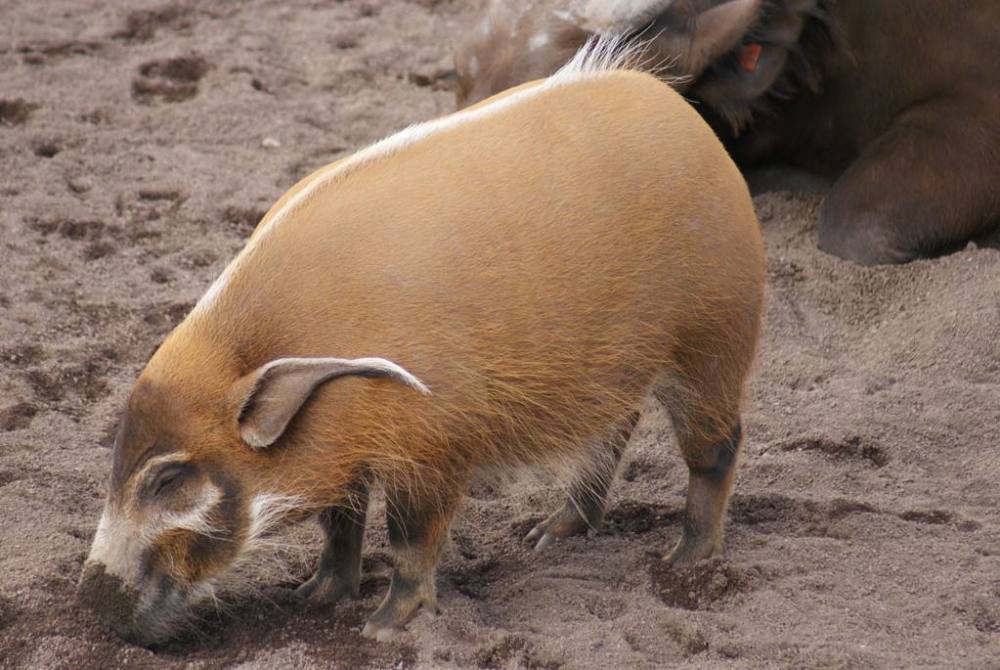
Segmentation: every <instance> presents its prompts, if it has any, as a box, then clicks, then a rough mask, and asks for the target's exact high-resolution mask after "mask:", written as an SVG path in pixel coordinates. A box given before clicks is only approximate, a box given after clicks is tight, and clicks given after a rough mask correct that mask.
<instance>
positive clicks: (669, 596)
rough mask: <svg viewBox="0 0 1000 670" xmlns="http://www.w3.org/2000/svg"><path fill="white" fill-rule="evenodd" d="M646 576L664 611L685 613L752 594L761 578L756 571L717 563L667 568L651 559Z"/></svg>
mask: <svg viewBox="0 0 1000 670" xmlns="http://www.w3.org/2000/svg"><path fill="white" fill-rule="evenodd" d="M649 574H650V577H651V578H652V580H653V590H654V591H655V593H656V595H657V596H658V597H659V598H660V600H662V601H663V603H664V604H665V605H667V606H668V607H676V608H678V609H685V610H704V609H710V608H711V607H712V606H713V605H714V604H715V603H718V602H720V601H725V600H729V599H731V598H732V597H734V596H736V595H738V594H741V593H746V592H748V591H750V590H752V589H753V588H754V587H755V584H756V583H757V582H758V581H759V580H760V579H761V577H762V575H761V574H760V570H758V569H750V570H744V569H741V568H737V567H736V566H734V565H729V564H726V563H723V562H722V561H721V560H720V559H712V560H709V561H702V562H699V563H695V564H694V565H689V566H683V567H676V566H675V567H671V566H670V564H669V563H667V562H666V561H662V560H658V559H655V558H652V559H651V560H650V562H649Z"/></svg>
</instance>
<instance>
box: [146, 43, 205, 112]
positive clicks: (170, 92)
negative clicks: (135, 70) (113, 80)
mask: <svg viewBox="0 0 1000 670" xmlns="http://www.w3.org/2000/svg"><path fill="white" fill-rule="evenodd" d="M209 68H210V65H209V63H208V61H206V60H205V59H204V58H202V57H201V56H196V55H192V56H180V57H177V58H165V59H161V60H152V61H149V62H147V63H143V64H142V65H141V66H139V76H138V77H136V78H135V79H133V80H132V97H133V98H134V99H135V100H136V101H137V102H140V103H142V104H149V103H151V102H153V101H154V100H157V99H159V100H163V101H164V102H184V101H185V100H190V99H191V98H193V97H194V96H196V95H198V82H199V81H201V78H202V77H204V76H205V74H206V73H207V72H208V70H209Z"/></svg>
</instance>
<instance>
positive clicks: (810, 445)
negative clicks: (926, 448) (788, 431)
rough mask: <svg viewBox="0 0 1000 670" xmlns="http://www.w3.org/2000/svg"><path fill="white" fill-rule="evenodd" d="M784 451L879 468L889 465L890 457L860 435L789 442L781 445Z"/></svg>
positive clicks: (800, 439) (797, 439) (798, 439)
mask: <svg viewBox="0 0 1000 670" xmlns="http://www.w3.org/2000/svg"><path fill="white" fill-rule="evenodd" d="M780 449H781V450H782V451H816V452H820V453H822V454H825V455H827V456H830V457H832V458H835V459H841V460H855V461H858V460H860V461H862V462H864V463H867V464H869V465H873V466H875V467H877V468H881V467H883V466H884V465H886V464H888V463H889V455H888V454H887V453H886V452H885V450H884V449H883V448H882V447H880V446H878V445H877V444H872V443H870V442H869V441H868V440H865V439H863V438H862V437H860V436H858V435H853V436H851V437H848V438H846V439H844V440H840V441H837V440H830V439H827V438H825V437H805V438H796V439H794V440H789V441H787V442H784V443H782V444H781V445H780Z"/></svg>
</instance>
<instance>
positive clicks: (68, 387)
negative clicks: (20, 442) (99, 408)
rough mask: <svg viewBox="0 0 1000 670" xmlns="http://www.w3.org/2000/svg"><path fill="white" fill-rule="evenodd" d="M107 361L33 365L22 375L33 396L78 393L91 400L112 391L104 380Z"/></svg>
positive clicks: (63, 396) (48, 399)
mask: <svg viewBox="0 0 1000 670" xmlns="http://www.w3.org/2000/svg"><path fill="white" fill-rule="evenodd" d="M106 377H107V364H106V363H104V362H98V361H86V362H84V363H80V364H78V365H69V366H64V367H61V368H55V369H49V370H46V369H42V368H35V369H33V370H29V371H28V372H27V373H26V374H25V379H26V380H27V382H28V384H29V385H30V386H31V388H32V390H33V391H34V393H35V397H37V398H38V399H39V400H42V401H46V402H53V403H54V402H60V401H62V400H65V399H66V398H67V396H69V395H75V396H78V397H79V398H80V399H81V400H83V401H84V402H86V403H94V402H97V401H98V400H101V399H102V398H104V397H105V396H107V395H108V394H109V393H110V392H111V391H110V389H109V388H108V384H107V381H106Z"/></svg>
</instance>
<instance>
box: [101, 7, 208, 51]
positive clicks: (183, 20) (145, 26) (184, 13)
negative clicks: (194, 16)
mask: <svg viewBox="0 0 1000 670" xmlns="http://www.w3.org/2000/svg"><path fill="white" fill-rule="evenodd" d="M190 14H191V9H190V8H189V7H181V6H178V5H167V6H166V7H161V8H160V9H139V10H135V11H133V12H129V14H128V16H126V17H125V25H124V26H123V27H122V29H121V30H119V31H118V32H117V33H115V34H114V35H112V37H114V38H116V39H120V40H125V41H126V42H148V41H149V40H151V39H153V37H155V36H156V31H157V30H158V29H160V28H169V29H171V30H186V29H188V28H190V27H191V25H192V21H191V16H190Z"/></svg>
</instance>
